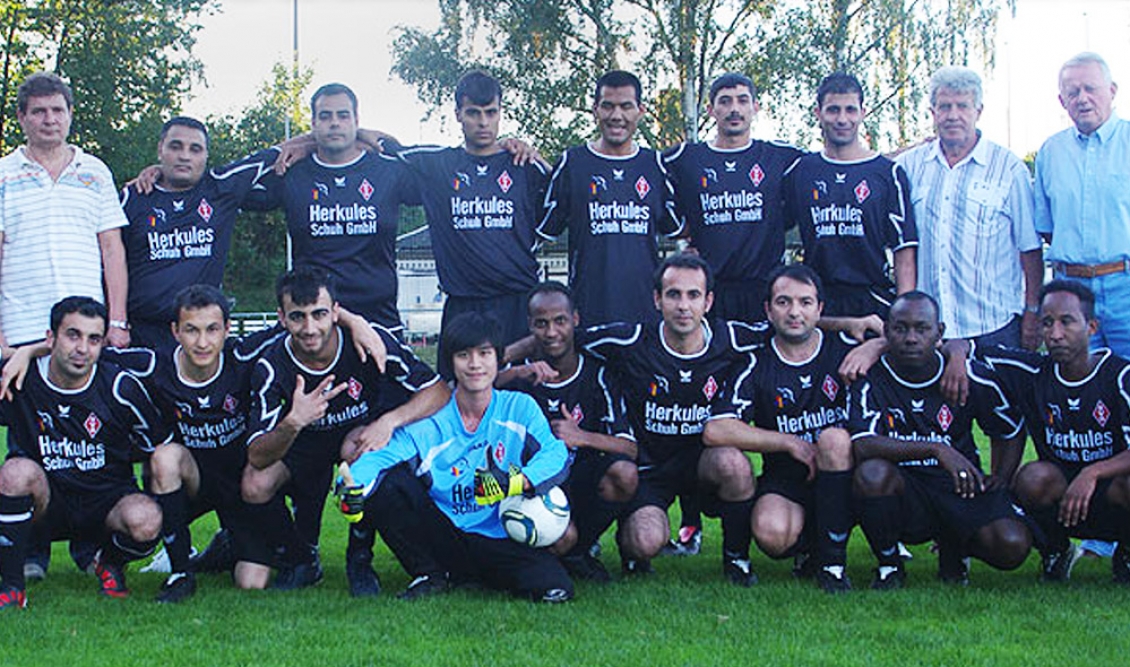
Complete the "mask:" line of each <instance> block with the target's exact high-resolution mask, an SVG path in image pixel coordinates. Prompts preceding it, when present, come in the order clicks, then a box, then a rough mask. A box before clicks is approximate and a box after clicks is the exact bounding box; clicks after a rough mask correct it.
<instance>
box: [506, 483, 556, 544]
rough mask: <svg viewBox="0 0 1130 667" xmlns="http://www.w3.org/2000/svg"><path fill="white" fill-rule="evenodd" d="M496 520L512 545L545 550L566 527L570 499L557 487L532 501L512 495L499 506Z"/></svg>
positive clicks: (532, 498)
mask: <svg viewBox="0 0 1130 667" xmlns="http://www.w3.org/2000/svg"><path fill="white" fill-rule="evenodd" d="M498 518H499V519H500V520H501V521H502V527H503V528H504V529H506V534H507V535H509V536H510V539H512V540H514V541H515V542H521V543H522V544H525V545H527V546H531V547H548V546H549V545H551V544H553V543H554V542H556V541H557V540H559V539H561V536H562V535H564V534H565V530H566V529H567V528H568V527H569V498H568V496H566V495H565V492H564V491H562V490H561V487H559V486H555V487H553V488H552V489H550V490H549V491H546V492H545V493H542V494H538V495H536V496H533V497H531V498H527V497H526V496H511V497H509V498H506V499H504V500H503V501H502V502H501V503H499V505H498Z"/></svg>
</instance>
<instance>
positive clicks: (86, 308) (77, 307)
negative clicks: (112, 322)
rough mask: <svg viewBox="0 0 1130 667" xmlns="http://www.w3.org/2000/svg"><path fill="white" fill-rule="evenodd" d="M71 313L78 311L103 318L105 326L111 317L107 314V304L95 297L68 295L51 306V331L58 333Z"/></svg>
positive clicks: (81, 313) (80, 313) (84, 314)
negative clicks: (64, 319) (96, 299)
mask: <svg viewBox="0 0 1130 667" xmlns="http://www.w3.org/2000/svg"><path fill="white" fill-rule="evenodd" d="M71 313H78V314H79V315H82V316H83V317H96V318H98V319H100V320H102V326H103V327H105V326H106V320H107V319H109V316H108V315H107V314H106V306H103V305H102V304H101V303H99V302H97V301H95V300H94V299H92V298H90V297H88V296H68V297H67V298H65V299H63V300H62V301H60V302H58V303H56V304H55V305H54V306H51V331H52V332H53V333H55V334H58V333H59V327H60V326H61V325H62V324H63V318H64V317H66V316H67V315H70V314H71Z"/></svg>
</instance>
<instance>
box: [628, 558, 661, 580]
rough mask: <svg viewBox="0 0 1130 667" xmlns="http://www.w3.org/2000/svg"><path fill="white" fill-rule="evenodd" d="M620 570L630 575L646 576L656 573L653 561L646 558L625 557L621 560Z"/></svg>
mask: <svg viewBox="0 0 1130 667" xmlns="http://www.w3.org/2000/svg"><path fill="white" fill-rule="evenodd" d="M620 571H621V572H623V573H624V575H625V576H628V577H646V576H649V575H652V574H655V568H653V567H652V566H651V561H649V560H645V559H642V558H641V559H639V560H637V559H635V558H624V559H621V560H620Z"/></svg>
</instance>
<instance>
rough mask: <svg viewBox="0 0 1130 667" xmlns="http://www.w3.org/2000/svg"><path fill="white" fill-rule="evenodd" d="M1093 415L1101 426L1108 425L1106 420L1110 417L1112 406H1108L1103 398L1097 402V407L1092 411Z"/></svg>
mask: <svg viewBox="0 0 1130 667" xmlns="http://www.w3.org/2000/svg"><path fill="white" fill-rule="evenodd" d="M1091 416H1092V417H1094V418H1095V421H1097V422H1098V423H1099V426H1106V422H1107V420H1108V419H1110V408H1108V407H1106V403H1103V402H1102V401H1101V400H1100V401H1099V402H1098V403H1095V409H1094V410H1093V411H1092V412H1091Z"/></svg>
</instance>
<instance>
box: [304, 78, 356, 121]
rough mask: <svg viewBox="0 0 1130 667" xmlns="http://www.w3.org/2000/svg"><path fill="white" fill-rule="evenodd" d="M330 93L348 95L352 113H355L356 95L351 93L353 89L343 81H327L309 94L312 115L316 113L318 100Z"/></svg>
mask: <svg viewBox="0 0 1130 667" xmlns="http://www.w3.org/2000/svg"><path fill="white" fill-rule="evenodd" d="M330 95H345V96H346V97H348V98H349V102H350V104H352V105H353V115H354V116H356V115H357V95H355V94H354V93H353V90H352V89H351V88H350V87H349V86H347V85H345V84H344V83H327V84H326V85H324V86H322V87H321V88H319V89H317V90H315V91H314V94H313V95H311V96H310V114H311V115H312V116H316V115H317V114H318V109H317V107H318V100H320V99H322V98H323V97H329V96H330Z"/></svg>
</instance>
